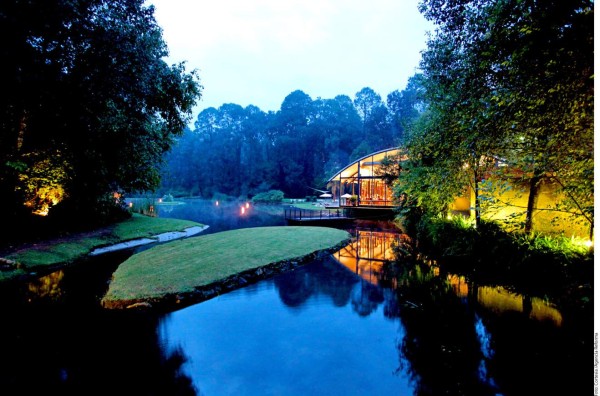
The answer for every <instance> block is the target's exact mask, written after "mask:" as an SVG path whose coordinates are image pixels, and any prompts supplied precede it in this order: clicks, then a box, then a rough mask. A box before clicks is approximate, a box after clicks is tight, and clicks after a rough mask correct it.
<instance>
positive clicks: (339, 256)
mask: <svg viewBox="0 0 600 396" xmlns="http://www.w3.org/2000/svg"><path fill="white" fill-rule="evenodd" d="M356 232H357V235H356V238H355V239H354V241H353V242H352V243H350V244H349V245H347V246H345V247H343V248H342V249H340V250H339V251H337V252H336V253H334V254H333V255H332V256H333V258H335V259H336V260H337V261H338V262H339V263H340V264H342V265H343V266H345V267H346V268H348V269H349V270H350V271H352V272H354V273H355V274H357V275H359V276H360V277H361V278H363V279H365V280H366V281H368V282H370V283H372V284H375V285H376V284H378V283H379V278H378V274H380V272H381V268H382V266H383V263H385V262H386V261H390V260H393V259H394V258H395V255H394V250H393V246H394V244H396V243H397V242H398V241H399V240H400V238H401V234H399V233H396V232H383V231H372V230H360V229H357V230H356Z"/></svg>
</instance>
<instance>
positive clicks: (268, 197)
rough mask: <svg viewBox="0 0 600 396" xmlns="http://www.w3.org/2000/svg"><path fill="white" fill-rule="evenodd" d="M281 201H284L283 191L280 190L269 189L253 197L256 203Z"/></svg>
mask: <svg viewBox="0 0 600 396" xmlns="http://www.w3.org/2000/svg"><path fill="white" fill-rule="evenodd" d="M281 201H283V191H280V190H269V191H267V192H262V193H258V194H256V195H255V196H254V197H252V202H254V203H267V204H276V203H281Z"/></svg>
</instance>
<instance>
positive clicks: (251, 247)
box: [102, 226, 350, 308]
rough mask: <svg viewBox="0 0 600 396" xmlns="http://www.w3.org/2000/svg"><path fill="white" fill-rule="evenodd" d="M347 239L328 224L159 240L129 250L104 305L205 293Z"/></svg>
mask: <svg viewBox="0 0 600 396" xmlns="http://www.w3.org/2000/svg"><path fill="white" fill-rule="evenodd" d="M349 240H350V234H349V233H348V232H346V231H343V230H339V229H334V228H327V227H306V226H298V227H291V226H279V227H256V228H244V229H238V230H232V231H224V232H219V233H215V234H209V235H201V236H198V237H194V238H189V239H184V240H179V241H174V242H171V243H168V244H164V245H158V246H156V247H153V248H152V249H148V250H145V251H143V252H140V253H138V254H135V255H133V256H132V257H130V258H129V259H128V260H126V261H125V262H123V263H122V264H121V265H120V266H119V268H118V269H117V271H116V272H115V273H114V275H113V280H112V282H111V283H110V286H109V289H108V291H107V293H106V295H105V296H104V298H103V300H102V303H103V305H104V306H105V307H107V308H124V307H127V306H139V305H140V304H142V305H144V306H148V305H150V304H157V303H161V302H164V301H165V300H170V301H172V302H175V303H179V302H180V301H181V300H182V299H184V298H186V297H193V298H196V299H207V298H210V297H212V296H214V295H216V294H218V293H221V292H224V291H228V290H232V289H234V288H237V287H240V286H243V285H244V284H246V283H248V282H251V281H254V280H257V279H260V278H264V277H266V276H269V275H270V274H273V273H277V272H281V270H282V268H283V270H286V269H291V268H293V267H294V266H295V265H298V263H300V262H301V261H303V260H306V259H308V258H310V257H314V255H315V254H317V253H319V252H323V251H329V250H333V249H336V248H338V247H340V246H341V245H342V244H345V243H347V241H349Z"/></svg>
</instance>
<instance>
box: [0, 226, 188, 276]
mask: <svg viewBox="0 0 600 396" xmlns="http://www.w3.org/2000/svg"><path fill="white" fill-rule="evenodd" d="M198 225H200V224H198V223H196V222H193V221H188V220H177V219H162V218H158V217H148V216H142V215H139V214H134V215H133V217H131V218H130V219H127V220H125V221H123V222H121V223H118V224H116V225H114V226H111V227H107V228H106V229H102V230H97V231H94V232H87V233H81V234H75V235H71V236H69V237H64V238H60V239H56V240H52V241H45V242H40V243H38V244H36V245H34V246H32V247H29V248H26V249H22V250H18V251H16V252H13V253H10V254H8V255H6V256H5V257H4V258H5V259H7V260H10V261H13V262H16V263H18V264H17V267H16V268H15V269H14V270H3V271H0V281H3V280H8V279H12V278H14V277H16V276H20V275H23V274H25V273H27V272H29V271H39V270H40V269H42V268H43V267H48V266H52V267H54V266H58V265H60V264H68V263H71V262H73V261H75V260H77V259H78V258H81V257H83V256H85V255H87V254H88V253H89V252H91V251H92V250H93V249H95V248H97V247H100V246H107V245H112V244H115V243H119V242H124V241H128V240H132V239H138V238H146V237H151V236H153V235H156V234H161V233H164V232H169V231H182V230H184V229H186V228H188V227H192V226H198Z"/></svg>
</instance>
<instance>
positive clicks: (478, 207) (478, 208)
mask: <svg viewBox="0 0 600 396" xmlns="http://www.w3.org/2000/svg"><path fill="white" fill-rule="evenodd" d="M473 173H474V176H475V178H474V181H475V183H474V186H475V228H477V229H479V224H481V202H480V201H479V177H478V173H479V172H477V169H476V168H475V170H474V171H473Z"/></svg>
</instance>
